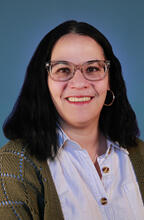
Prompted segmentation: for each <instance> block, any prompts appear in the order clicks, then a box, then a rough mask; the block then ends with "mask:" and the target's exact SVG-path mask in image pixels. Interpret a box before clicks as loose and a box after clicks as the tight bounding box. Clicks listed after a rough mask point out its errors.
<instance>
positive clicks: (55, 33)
mask: <svg viewBox="0 0 144 220" xmlns="http://www.w3.org/2000/svg"><path fill="white" fill-rule="evenodd" d="M68 33H76V34H80V35H86V36H89V37H91V38H93V39H94V40H95V41H96V42H98V43H99V45H100V46H101V47H102V48H103V50H104V54H105V57H106V58H107V59H108V60H110V63H111V65H110V70H109V80H110V88H111V90H112V91H113V92H114V94H115V101H114V103H113V105H112V106H110V107H107V106H104V107H103V109H102V111H101V114H100V119H99V125H100V129H101V131H102V132H103V134H104V135H105V137H107V138H109V139H111V140H112V141H117V142H119V144H120V145H122V146H124V147H130V146H136V137H137V136H138V135H139V129H138V126H137V121H136V116H135V113H134V111H133V110H132V107H131V106H130V103H129V101H128V98H127V94H126V87H125V83H124V80H123V77H122V70H121V65H120V62H119V60H118V59H117V58H116V56H115V55H114V53H113V50H112V47H111V45H110V43H109V42H108V40H107V39H106V38H105V36H104V35H103V34H102V33H100V32H99V31H98V30H97V29H96V28H94V27H93V26H91V25H89V24H88V23H84V22H77V21H74V20H70V21H66V22H64V23H62V24H60V25H58V26H57V27H56V28H54V29H53V30H51V31H50V32H49V33H48V34H47V35H46V36H45V37H44V38H43V39H42V40H41V42H40V44H39V45H38V47H37V49H36V51H35V53H34V55H33V57H32V59H31V61H30V63H29V65H28V67H27V71H26V76H25V80H24V83H23V86H22V89H21V92H20V95H19V97H18V99H17V101H16V103H15V105H14V107H13V110H12V112H11V114H10V115H9V116H8V118H7V120H6V121H5V123H4V125H3V131H4V134H5V136H6V137H7V138H8V139H11V140H14V139H17V138H18V139H21V140H22V141H23V142H24V144H25V146H26V147H27V149H28V150H29V151H30V154H31V155H34V156H35V157H36V158H38V159H39V160H45V159H46V158H51V159H54V158H55V156H56V154H57V146H58V144H57V143H58V140H57V132H56V131H57V124H58V117H59V116H58V113H57V111H56V109H55V106H54V104H53V102H52V99H51V96H50V92H49V88H48V85H47V77H48V75H47V71H46V69H45V63H46V62H47V61H49V60H50V59H51V53H52V49H53V47H54V45H55V43H56V42H57V41H58V39H59V38H60V37H62V36H63V35H65V34H68Z"/></svg>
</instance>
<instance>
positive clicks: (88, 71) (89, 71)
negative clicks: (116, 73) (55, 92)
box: [46, 60, 110, 82]
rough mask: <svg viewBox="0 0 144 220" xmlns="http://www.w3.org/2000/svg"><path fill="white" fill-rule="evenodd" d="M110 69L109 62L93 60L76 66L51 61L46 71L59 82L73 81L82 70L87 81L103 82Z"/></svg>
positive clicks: (47, 64)
mask: <svg viewBox="0 0 144 220" xmlns="http://www.w3.org/2000/svg"><path fill="white" fill-rule="evenodd" d="M109 67H110V61H109V60H91V61H87V62H85V63H83V64H81V65H75V64H74V63H71V62H68V61H50V62H48V63H46V69H47V72H48V74H49V75H50V77H51V78H52V79H53V80H54V81H59V82H64V81H68V80H70V79H72V77H73V76H74V74H75V72H76V70H80V71H81V73H82V74H83V76H84V78H85V79H87V80H90V81H96V80H101V79H103V78H104V77H105V76H106V74H107V72H108V70H109Z"/></svg>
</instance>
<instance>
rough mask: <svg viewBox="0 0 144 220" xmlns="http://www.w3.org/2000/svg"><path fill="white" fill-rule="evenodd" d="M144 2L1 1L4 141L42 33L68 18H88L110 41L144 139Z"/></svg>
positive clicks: (0, 118)
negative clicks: (6, 129)
mask: <svg viewBox="0 0 144 220" xmlns="http://www.w3.org/2000/svg"><path fill="white" fill-rule="evenodd" d="M143 4H144V3H143V1H134V3H133V1H132V0H131V1H129V0H127V1H126V0H125V1H123V0H121V1H113V0H109V1H105V0H103V1H97V0H89V1H85V0H79V1H78V0H77V1H75V0H73V1H68V0H67V1H66V0H61V1H58V0H57V1H56V0H53V1H48V0H47V1H46V0H41V1H40V0H39V1H38V0H35V1H34V0H29V1H26V0H25V1H20V0H13V1H7V0H5V1H3V2H1V4H0V146H2V145H3V144H4V143H6V142H7V139H6V138H5V137H4V135H3V133H2V124H3V122H4V120H5V118H6V117H7V116H8V114H9V113H10V112H11V110H12V107H13V105H14V103H15V101H16V98H17V96H18V94H19V91H20V88H21V86H22V83H23V79H24V75H25V71H26V67H27V65H28V62H29V60H30V58H31V56H32V54H33V52H34V50H35V48H36V47H37V45H38V43H39V42H40V40H41V39H42V37H43V36H44V35H45V34H46V33H47V32H48V31H50V30H51V29H52V28H54V27H55V26H56V25H58V24H60V23H61V22H63V21H65V20H68V19H77V20H79V21H85V22H88V23H90V24H92V25H94V26H95V27H96V28H98V29H99V30H100V31H101V32H102V33H103V34H104V35H105V36H106V37H107V38H108V40H109V41H110V43H111V44H112V46H113V50H114V53H115V54H116V56H117V57H118V58H119V60H120V62H121V64H122V69H123V76H124V79H125V82H126V86H127V94H128V98H129V101H130V103H131V105H132V107H133V109H134V111H135V112H136V116H137V120H138V125H139V127H140V131H141V136H140V137H141V139H143V140H144V99H143V97H144V65H143V64H144V60H143V59H144V57H143V53H144V43H143V41H144V13H143V9H144V5H143Z"/></svg>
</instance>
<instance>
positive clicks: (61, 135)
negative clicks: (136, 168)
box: [57, 126, 129, 156]
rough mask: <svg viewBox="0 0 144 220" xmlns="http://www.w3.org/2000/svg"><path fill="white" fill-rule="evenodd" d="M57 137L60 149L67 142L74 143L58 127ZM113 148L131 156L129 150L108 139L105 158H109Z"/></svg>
mask: <svg viewBox="0 0 144 220" xmlns="http://www.w3.org/2000/svg"><path fill="white" fill-rule="evenodd" d="M57 135H58V148H59V149H60V148H62V147H63V145H64V144H65V143H66V142H67V141H72V140H71V139H70V138H69V137H68V136H67V135H66V133H65V132H64V131H63V129H62V128H61V127H60V126H58V129H57ZM112 148H115V149H118V150H120V151H123V152H124V153H125V154H129V152H128V151H127V149H125V148H123V147H122V146H120V144H119V143H118V142H117V141H116V142H113V141H111V140H109V139H107V151H106V153H105V156H108V155H109V154H110V153H111V150H112Z"/></svg>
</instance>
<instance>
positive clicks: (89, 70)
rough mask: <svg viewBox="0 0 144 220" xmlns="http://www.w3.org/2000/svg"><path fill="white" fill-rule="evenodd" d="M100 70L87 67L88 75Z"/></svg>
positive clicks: (94, 67) (95, 67)
mask: <svg viewBox="0 0 144 220" xmlns="http://www.w3.org/2000/svg"><path fill="white" fill-rule="evenodd" d="M99 70H100V69H99V68H98V67H97V66H89V67H87V69H86V72H87V73H92V72H97V71H99Z"/></svg>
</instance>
